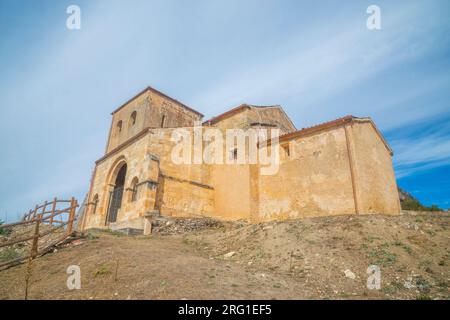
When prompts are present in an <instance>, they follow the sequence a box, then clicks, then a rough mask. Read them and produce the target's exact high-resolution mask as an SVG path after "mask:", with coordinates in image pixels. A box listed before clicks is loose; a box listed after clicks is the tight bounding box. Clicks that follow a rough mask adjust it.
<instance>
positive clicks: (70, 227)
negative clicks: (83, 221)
mask: <svg viewBox="0 0 450 320" xmlns="http://www.w3.org/2000/svg"><path fill="white" fill-rule="evenodd" d="M76 209H77V200H75V198H74V197H72V200H70V212H69V221H68V224H67V236H70V235H71V234H72V230H73V220H74V219H75V210H76Z"/></svg>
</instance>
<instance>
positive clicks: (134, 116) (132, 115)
mask: <svg viewBox="0 0 450 320" xmlns="http://www.w3.org/2000/svg"><path fill="white" fill-rule="evenodd" d="M136 116H137V113H136V111H133V112H132V113H131V116H130V127H132V126H134V125H135V124H136Z"/></svg>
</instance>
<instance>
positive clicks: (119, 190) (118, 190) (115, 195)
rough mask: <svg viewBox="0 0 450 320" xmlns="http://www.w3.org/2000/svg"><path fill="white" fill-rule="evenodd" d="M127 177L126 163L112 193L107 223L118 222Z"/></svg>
mask: <svg viewBox="0 0 450 320" xmlns="http://www.w3.org/2000/svg"><path fill="white" fill-rule="evenodd" d="M126 175H127V164H126V163H124V164H123V165H122V167H120V169H119V172H118V173H117V176H116V180H115V182H114V188H113V190H112V191H111V193H110V197H109V206H108V216H107V218H106V223H109V222H116V220H117V213H118V212H119V209H120V207H121V205H122V197H123V189H124V185H125V177H126Z"/></svg>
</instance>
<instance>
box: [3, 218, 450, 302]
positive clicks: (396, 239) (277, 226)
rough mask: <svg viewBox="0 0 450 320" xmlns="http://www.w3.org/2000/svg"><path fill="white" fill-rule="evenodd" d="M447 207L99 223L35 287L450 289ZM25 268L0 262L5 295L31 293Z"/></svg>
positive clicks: (153, 294) (134, 295)
mask: <svg viewBox="0 0 450 320" xmlns="http://www.w3.org/2000/svg"><path fill="white" fill-rule="evenodd" d="M449 217H450V215H449V214H448V213H405V214H403V215H400V216H382V215H361V216H338V217H318V218H308V219H301V220H293V221H281V222H268V223H260V224H247V223H245V222H234V223H217V224H212V223H211V222H210V220H209V222H208V223H207V225H208V226H209V227H207V228H192V230H191V229H189V228H187V227H186V226H187V225H188V224H187V223H186V221H185V220H180V222H179V225H181V226H183V228H177V225H178V222H174V223H168V227H167V228H164V227H163V226H159V227H158V233H156V234H154V235H152V236H150V237H144V236H134V237H130V236H125V235H121V234H117V233H113V232H99V231H92V232H90V233H89V235H88V236H87V237H86V238H84V239H82V240H77V241H74V242H72V243H71V244H69V245H66V246H64V247H61V248H58V249H57V250H56V251H55V252H52V253H50V254H47V255H45V256H42V257H40V258H38V259H36V260H34V261H33V264H32V277H31V285H30V287H29V296H28V297H29V299H449V298H450V291H449V286H448V284H449V281H450V267H449V257H450V248H449V244H450V232H449ZM195 225H198V223H196V224H195ZM180 230H182V231H181V232H180ZM70 265H78V266H80V268H81V289H80V290H68V288H67V286H66V281H67V277H68V275H67V274H66V270H67V267H68V266H70ZM369 265H377V266H379V268H380V270H381V289H380V290H376V289H373V290H369V289H368V288H367V285H366V283H367V277H368V276H369V275H368V274H367V268H368V267H369ZM345 271H347V276H346V274H345ZM349 271H351V273H349ZM25 274H26V266H25V265H19V266H16V267H12V268H9V269H6V270H3V271H0V299H23V298H24V290H25ZM351 274H353V275H354V278H353V276H351ZM349 275H350V277H349Z"/></svg>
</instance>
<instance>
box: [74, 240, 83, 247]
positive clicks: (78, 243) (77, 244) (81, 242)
mask: <svg viewBox="0 0 450 320" xmlns="http://www.w3.org/2000/svg"><path fill="white" fill-rule="evenodd" d="M82 244H83V241H81V240H74V241H72V245H73V246H74V247H76V246H79V245H82Z"/></svg>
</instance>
